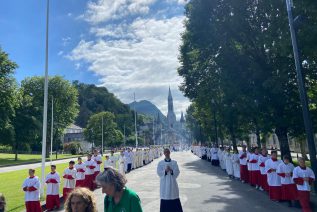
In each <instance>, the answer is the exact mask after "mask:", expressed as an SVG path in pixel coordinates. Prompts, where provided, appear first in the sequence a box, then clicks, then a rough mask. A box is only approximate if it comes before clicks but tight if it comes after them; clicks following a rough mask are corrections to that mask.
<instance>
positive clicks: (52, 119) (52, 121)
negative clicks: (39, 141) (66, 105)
mask: <svg viewBox="0 0 317 212" xmlns="http://www.w3.org/2000/svg"><path fill="white" fill-rule="evenodd" d="M51 113H52V117H51V155H50V158H51V160H50V161H51V165H52V158H53V128H54V126H53V124H54V98H53V96H52V112H51Z"/></svg>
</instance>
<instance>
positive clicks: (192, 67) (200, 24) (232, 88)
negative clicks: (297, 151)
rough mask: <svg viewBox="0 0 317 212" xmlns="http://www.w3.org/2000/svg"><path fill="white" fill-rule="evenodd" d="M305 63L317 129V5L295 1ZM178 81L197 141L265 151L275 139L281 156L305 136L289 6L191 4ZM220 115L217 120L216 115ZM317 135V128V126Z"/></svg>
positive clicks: (228, 1)
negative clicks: (253, 140) (254, 144)
mask: <svg viewBox="0 0 317 212" xmlns="http://www.w3.org/2000/svg"><path fill="white" fill-rule="evenodd" d="M294 4H295V5H294V6H295V7H294V8H295V14H298V15H299V14H300V15H301V17H305V18H299V19H298V20H304V21H298V22H297V23H296V27H297V28H296V29H297V34H298V40H299V46H300V57H301V59H302V61H303V63H302V66H303V72H304V75H305V79H306V87H307V90H308V96H309V106H310V111H311V113H312V118H313V122H314V123H317V98H316V97H317V72H316V68H317V61H316V60H317V51H316V49H317V48H316V45H317V3H316V2H315V1H313V0H307V1H294ZM185 15H186V20H185V32H184V33H183V34H182V45H181V47H180V57H179V61H180V63H181V66H180V67H179V69H178V73H179V75H180V76H182V77H183V79H184V83H183V84H182V85H181V87H180V89H181V90H182V91H183V93H184V94H185V96H187V97H188V98H189V99H190V100H191V101H192V104H191V106H190V107H189V109H188V110H187V123H188V127H189V128H190V129H191V131H192V132H193V136H194V138H195V139H196V140H198V141H202V142H204V141H207V140H208V139H212V140H214V138H215V136H216V135H215V134H216V131H215V130H214V123H215V122H214V119H215V118H216V119H217V121H218V136H219V137H220V138H221V139H225V138H228V139H230V140H231V142H232V144H233V147H234V148H236V141H237V140H238V139H240V140H249V134H250V132H253V133H256V135H257V140H258V145H259V146H261V142H260V141H263V140H264V138H266V135H268V134H270V133H276V135H277V136H278V139H279V142H280V148H281V152H282V155H284V154H290V148H289V143H288V138H289V137H293V138H302V137H303V136H304V135H305V131H304V125H303V120H302V112H301V104H300V100H299V92H298V86H297V80H296V72H295V67H294V58H293V54H292V46H291V40H290V33H289V25H288V19H287V11H286V5H285V1H282V0H281V1H279V0H256V1H255V0H221V1H220V0H210V1H205V0H192V1H190V2H189V3H188V4H187V5H186V12H185ZM214 113H215V114H216V115H215V117H214V115H213V114H214ZM314 129H315V130H317V129H316V125H314Z"/></svg>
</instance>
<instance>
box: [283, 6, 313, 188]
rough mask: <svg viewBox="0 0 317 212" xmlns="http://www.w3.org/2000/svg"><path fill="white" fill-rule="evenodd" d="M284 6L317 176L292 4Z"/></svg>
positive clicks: (305, 123)
mask: <svg viewBox="0 0 317 212" xmlns="http://www.w3.org/2000/svg"><path fill="white" fill-rule="evenodd" d="M286 6H287V13H288V21H289V27H290V32H291V39H292V45H293V54H294V60H295V67H296V72H297V82H298V86H299V94H300V100H301V104H302V110H303V119H304V125H305V131H306V136H307V142H308V150H309V156H310V161H311V167H312V170H313V171H314V173H315V175H317V160H316V147H315V142H314V133H313V127H312V120H311V117H310V112H309V108H308V102H307V92H306V88H305V83H304V80H303V74H302V71H301V64H300V60H299V54H298V47H297V39H296V33H295V28H294V19H293V13H292V4H291V1H290V0H286ZM314 189H315V191H317V183H314Z"/></svg>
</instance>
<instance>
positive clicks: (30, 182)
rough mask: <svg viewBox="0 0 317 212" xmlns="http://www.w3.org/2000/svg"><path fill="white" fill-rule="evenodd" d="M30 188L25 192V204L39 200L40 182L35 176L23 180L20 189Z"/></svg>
mask: <svg viewBox="0 0 317 212" xmlns="http://www.w3.org/2000/svg"><path fill="white" fill-rule="evenodd" d="M25 187H28V188H31V190H30V191H25V195H24V199H25V202H29V201H39V200H40V180H39V178H38V177H37V176H34V177H32V178H31V177H28V178H26V179H25V180H24V182H23V185H22V188H25Z"/></svg>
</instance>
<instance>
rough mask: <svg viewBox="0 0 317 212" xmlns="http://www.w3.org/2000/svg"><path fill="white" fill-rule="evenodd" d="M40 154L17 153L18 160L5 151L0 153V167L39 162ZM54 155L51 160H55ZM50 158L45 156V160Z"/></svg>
mask: <svg viewBox="0 0 317 212" xmlns="http://www.w3.org/2000/svg"><path fill="white" fill-rule="evenodd" d="M76 156H78V155H71V154H59V155H57V158H58V159H63V158H74V157H76ZM41 157H42V155H31V154H19V155H18V160H17V161H15V160H14V158H15V155H14V154H7V153H0V167H4V166H7V165H20V164H27V163H36V162H41ZM55 158H56V157H55V155H53V160H55ZM49 160H50V159H49V158H47V159H46V161H49Z"/></svg>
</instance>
